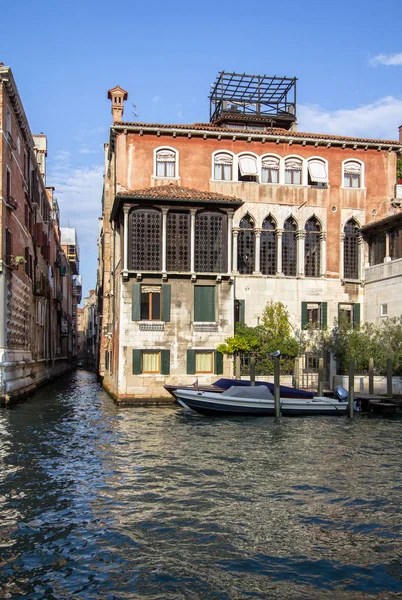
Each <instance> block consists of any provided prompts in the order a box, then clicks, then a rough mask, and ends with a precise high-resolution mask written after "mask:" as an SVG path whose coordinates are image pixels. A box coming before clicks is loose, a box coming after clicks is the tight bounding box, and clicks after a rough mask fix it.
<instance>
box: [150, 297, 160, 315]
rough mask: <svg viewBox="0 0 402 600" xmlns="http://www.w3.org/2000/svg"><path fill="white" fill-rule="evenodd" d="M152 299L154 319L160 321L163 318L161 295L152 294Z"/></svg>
mask: <svg viewBox="0 0 402 600" xmlns="http://www.w3.org/2000/svg"><path fill="white" fill-rule="evenodd" d="M151 299H152V320H153V321H160V318H161V295H160V294H159V293H157V294H151Z"/></svg>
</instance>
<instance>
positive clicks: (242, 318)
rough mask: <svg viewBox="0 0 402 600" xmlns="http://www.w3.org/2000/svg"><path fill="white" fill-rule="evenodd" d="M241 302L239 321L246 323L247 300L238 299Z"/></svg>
mask: <svg viewBox="0 0 402 600" xmlns="http://www.w3.org/2000/svg"><path fill="white" fill-rule="evenodd" d="M238 302H239V323H245V312H246V301H245V300H238Z"/></svg>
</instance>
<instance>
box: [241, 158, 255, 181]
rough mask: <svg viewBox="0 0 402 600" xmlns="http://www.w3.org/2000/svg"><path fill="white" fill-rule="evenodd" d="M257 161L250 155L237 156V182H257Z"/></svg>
mask: <svg viewBox="0 0 402 600" xmlns="http://www.w3.org/2000/svg"><path fill="white" fill-rule="evenodd" d="M257 175H258V168H257V159H256V157H255V156H253V155H252V154H242V155H241V156H239V173H238V179H239V181H257Z"/></svg>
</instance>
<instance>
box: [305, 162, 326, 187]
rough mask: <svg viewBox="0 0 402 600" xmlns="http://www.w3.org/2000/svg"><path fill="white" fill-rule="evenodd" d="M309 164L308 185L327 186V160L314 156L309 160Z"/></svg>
mask: <svg viewBox="0 0 402 600" xmlns="http://www.w3.org/2000/svg"><path fill="white" fill-rule="evenodd" d="M307 166H308V185H312V186H315V187H324V188H326V187H327V184H328V173H327V165H326V163H325V161H324V160H321V159H319V158H312V159H310V160H309V161H308V163H307Z"/></svg>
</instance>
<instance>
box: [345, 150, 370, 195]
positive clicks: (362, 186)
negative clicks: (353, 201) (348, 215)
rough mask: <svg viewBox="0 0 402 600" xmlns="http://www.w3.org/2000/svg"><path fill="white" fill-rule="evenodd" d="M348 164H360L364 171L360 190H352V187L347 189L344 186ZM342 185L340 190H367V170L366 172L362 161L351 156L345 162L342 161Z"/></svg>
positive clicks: (361, 176) (361, 175)
mask: <svg viewBox="0 0 402 600" xmlns="http://www.w3.org/2000/svg"><path fill="white" fill-rule="evenodd" d="M348 162H356V163H359V164H360V165H361V167H362V171H361V174H360V187H358V188H352V187H345V186H344V175H345V163H348ZM341 177H342V179H341V185H340V188H341V189H343V190H365V189H366V187H365V186H366V170H365V164H364V162H363V161H362V160H360V159H359V158H355V157H352V156H350V157H349V158H345V160H343V161H342V170H341Z"/></svg>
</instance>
